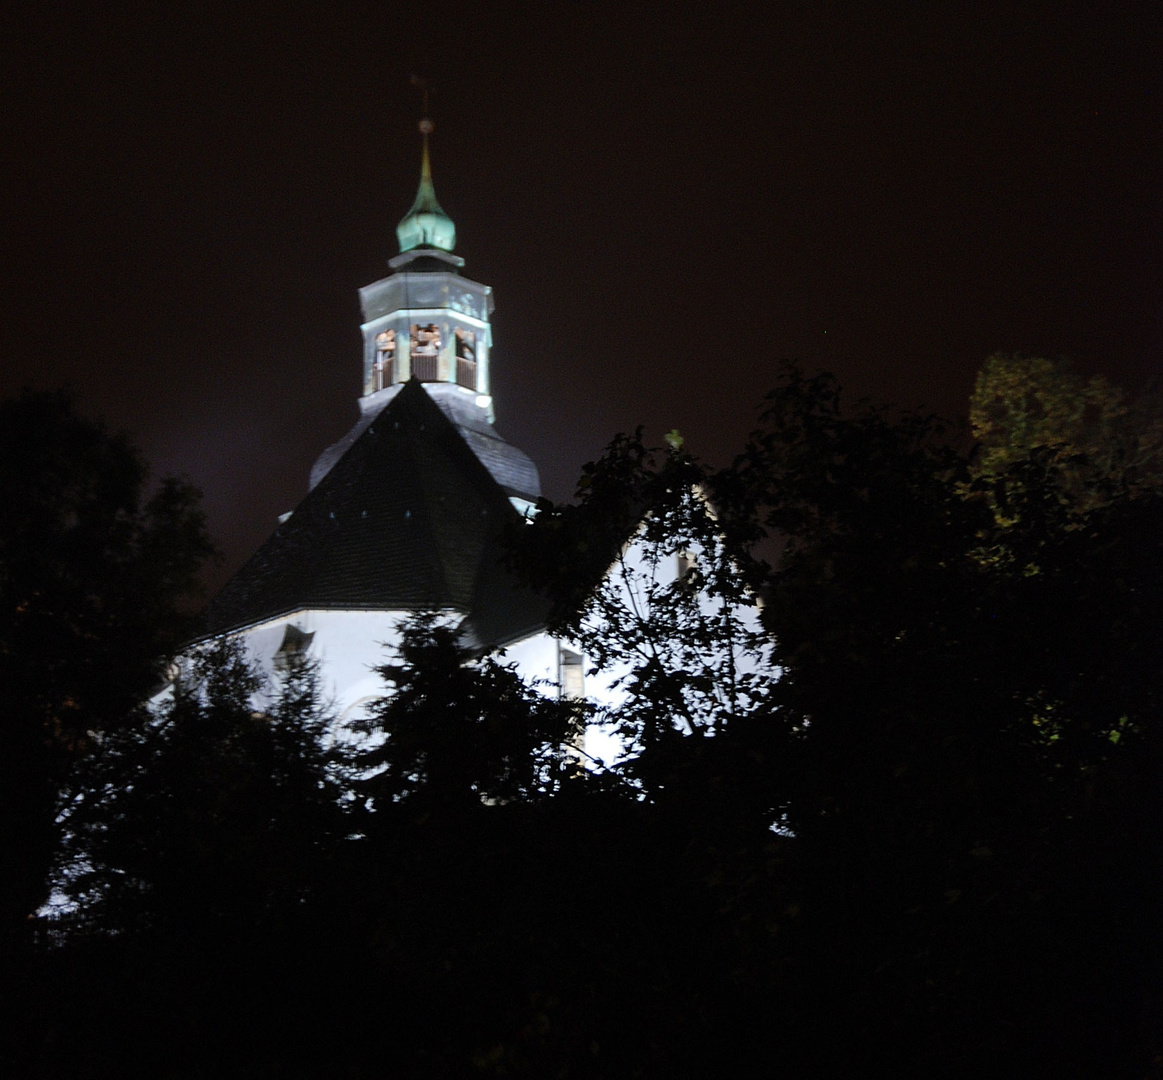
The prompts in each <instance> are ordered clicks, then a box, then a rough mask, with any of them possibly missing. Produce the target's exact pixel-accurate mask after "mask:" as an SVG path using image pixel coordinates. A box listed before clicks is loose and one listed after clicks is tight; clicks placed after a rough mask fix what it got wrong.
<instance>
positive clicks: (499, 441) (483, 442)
mask: <svg viewBox="0 0 1163 1080" xmlns="http://www.w3.org/2000/svg"><path fill="white" fill-rule="evenodd" d="M425 386H426V387H428V390H429V392H430V394H431V395H432V396H434V397H435V400H436V404H437V405H439V406H440V409H441V411H442V412H443V413H444V414H445V415H446V416H447V417H448V418H449V419H450V420H451V421H452V422H453V424H455V425H456V429H457V430H458V431H459V432H460V434H461V436H462V437H463V438H464V441H465V442H466V443H468V445H469V447H470V448H471V449H472V451H473V453H475V454H476V456H477V457H478V458H480V460H481V462H482V463H483V464H484V466H485V468H486V469H488V470H489V472H490V473H492V474H493V479H494V480H496V482H497V483H498V484H500V485H501V487H502V488H503V489H504V491H505V494H506V495H515V496H517V497H518V498H520V499H525V500H527V501H528V502H531V503H535V502H536V501H537V499H538V497H539V496H540V494H541V478H540V476H538V473H537V466H536V465H534V464H533V461H532V459H531V458H530V457H529V455H528V454H526V453H525V452H524V451H523V450H518V449H517V447H515V446H513V444H512V443H508V442H506V441H505V440H504V439H503V438H502V437H501V435H500V433H499V432H498V431H497V429H496V428H495V427H494V426H493V425H492V424H490V423H489V422H488V420H487V419H486V417H485V414H484V411H483V410H482V409H480V408H478V407H475V406H473V405H471V404H470V401H471V398H469V399H466V397H465V396H464V395H463V394H461V393H459V392H458V390H459V388H458V387H454V386H450V385H448V384H447V383H426V384H425ZM392 400H394V395H393V397H392V398H390V399H389V402H388V403H389V404H390V403H391V401H392ZM387 407H388V406H387V405H385V406H384V408H387ZM381 411H382V410H381ZM378 415H379V413H378V412H370V413H368V414H366V415H365V416H363V417H361V418H360V419H359V420H358V421H357V422H356V424H355V426H354V427H352V429H351V430H350V431H348V432H347V434H346V435H344V436H343V438H342V439H340V440H339V441H338V442H336V443H333V444H332V445H331V446H329V447H328V448H327V449H326V450H324V451H323V453H322V454H320V455H319V458H318V460H317V461H316V462H315V464H314V466H313V467H312V469H311V486H312V487H314V486H315V485H316V484H317V483H319V481H320V480H321V479H322V478H323V477H324V476H326V475H327V472H328V470H329V469H331V468H332V466H334V464H335V463H336V462H337V461H338V460H339V459H340V458H341V457H342V456H343V455H344V454H345V453H347V451H348V450H350V449H351V447H352V445H353V444H354V443H355V441H356V440H357V439H358V438H359V437H360V436H361V435H362V434H363V433H364V432H365V431H366V430H367V428H368V427H369V426H371V425H372V424H374V423H375V420H376V417H377V416H378Z"/></svg>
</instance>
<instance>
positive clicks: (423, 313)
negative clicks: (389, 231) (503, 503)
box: [311, 119, 540, 514]
mask: <svg viewBox="0 0 1163 1080" xmlns="http://www.w3.org/2000/svg"><path fill="white" fill-rule="evenodd" d="M432 130H433V126H432V121H431V120H428V119H424V120H421V121H420V133H421V137H422V139H423V142H422V152H421V165H420V186H419V189H418V190H417V192H416V198H415V201H414V202H413V203H412V208H411V209H410V210H409V211H408V213H407V214H405V215H404V217H403V219H402V220H401V221H400V224H399V225H398V226H397V227H396V237H397V239H398V240H399V245H400V253H399V254H398V255H396V256H395V257H394V258H392V259H389V260H388V267H389V269H390V270H391V271H392V273H390V274H389V275H388V276H387V277H385V278H381V279H380V280H379V281H375V282H373V283H372V284H370V285H365V286H364V287H363V288H362V289H360V291H359V297H360V304H361V305H362V308H363V325H362V327H361V329H362V332H363V391H362V395H361V397H360V399H359V407H360V413H361V418H360V421H359V422H357V424H356V425H355V427H354V428H353V429H352V430H351V431H350V432H349V433H348V435H347V436H345V437H344V438H343V439H341V440H340V441H339V442H338V443H336V444H335V445H334V446H332V447H329V448H328V449H327V450H326V451H324V453H323V454H322V455H321V456H320V458H319V460H318V461H317V462H316V464H315V467H314V469H312V472H311V486H312V487H314V486H315V485H316V484H317V483H318V482H319V481H320V480H321V479H322V478H323V476H325V475H326V474H327V472H328V471H329V470H330V468H331V466H332V465H334V464H335V462H336V461H337V460H338V459H339V457H340V456H342V454H343V453H344V452H345V451H346V450H347V448H348V447H349V446H351V445H352V443H354V441H355V440H356V439H357V438H358V437H359V435H360V433H361V431H362V430H363V428H364V427H365V426H366V425H367V422H368V421H369V420H370V418H371V417H374V416H375V415H376V414H378V413H379V412H380V411H381V410H382V409H383V408H384V406H385V405H387V403H388V402H389V401H391V400H392V398H393V397H394V396H395V395H396V394H397V393H399V391H400V388H401V386H402V385H403V384H404V383H406V382H408V381H409V380H415V381H416V382H419V383H423V384H424V389H425V391H426V392H427V393H428V395H429V396H430V397H431V398H432V399H433V400H434V401H435V402H436V403H437V405H439V406H440V408H441V409H442V410H443V411H444V413H445V414H446V415H447V416H448V418H449V419H450V420H451V421H452V422H453V423H454V424H455V425H456V427H457V428H458V430H459V431H460V433H461V435H462V436H463V438H464V439H465V441H466V442H467V443H468V444H469V446H470V447H471V448H472V450H473V452H474V453H475V454H476V455H477V457H479V458H480V459H481V461H482V463H483V464H484V465H485V467H486V468H487V469H488V470H489V472H490V473H492V475H493V478H494V479H495V480H496V481H497V483H499V484H500V485H501V487H502V488H504V490H505V492H506V494H507V495H508V496H509V498H510V500H511V501H512V503H513V505H514V506H515V507H516V508H517V509H518V510H519V511H520V512H521V513H523V514H524V513H528V512H529V511H530V510H531V509H532V506H533V504H534V503H535V502H536V501H537V498H538V496H539V495H540V481H539V478H538V475H537V469H536V467H535V466H534V464H533V462H532V461H531V460H530V459H529V458H528V457H527V456H526V455H525V454H524V453H522V452H521V451H520V450H518V449H517V448H516V447H514V446H510V445H509V444H508V443H507V442H505V441H504V439H502V438H501V437H500V435H499V434H498V433H497V431H496V429H495V428H494V426H493V423H494V419H495V414H494V410H493V398H492V394H491V392H490V386H489V360H490V351H491V348H492V328H491V326H490V324H489V316H490V315H492V312H493V290H492V289H491V288H490V287H489V286H488V285H482V284H480V283H479V282H477V281H472V280H470V279H469V278H467V277H464V276H463V275H462V274H461V269H462V268H463V266H464V260H463V259H462V258H460V257H459V256H457V255H454V254H453V253H452V251H453V248H454V247H455V246H456V226H455V225H454V224H453V221H452V219H451V218H450V217H449V216H448V215H447V214H446V213H445V212H444V210H443V209H442V208H441V206H440V203H439V202H438V201H437V198H436V189H435V187H434V186H433V183H432V165H431V159H430V156H429V146H428V141H429V136H430V135H431V134H432Z"/></svg>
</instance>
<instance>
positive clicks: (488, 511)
mask: <svg viewBox="0 0 1163 1080" xmlns="http://www.w3.org/2000/svg"><path fill="white" fill-rule="evenodd" d="M517 520H519V519H518V517H517V513H516V511H515V510H514V509H513V507H512V505H511V504H510V502H509V500H508V498H507V497H506V495H505V492H504V490H503V489H502V488H501V486H500V485H499V484H498V483H497V482H496V480H494V479H493V477H492V476H491V475H490V473H489V470H488V469H486V468H485V466H484V465H483V464H482V463H481V462H480V460H479V459H478V458H477V456H476V455H475V454H474V453H473V451H472V450H471V449H470V448H469V446H468V445H467V444H466V442H465V440H464V438H463V437H462V435H461V433H460V431H459V430H458V428H457V426H456V425H455V424H454V423H452V422H451V421H450V419H449V418H448V417H447V416H446V415H445V414H444V412H442V411H441V409H440V408H439V407H438V406H437V405H436V403H435V402H433V400H432V399H431V398H430V397H429V396H428V394H427V393H426V392H425V391H424V388H423V386H422V385H421V384H420V383H418V382H409V383H407V384H406V385H405V386H404V387H403V388H402V389H401V391H400V392H399V393H398V394H397V395H396V396H395V397H394V398H392V400H391V401H390V402H389V403H388V405H387V406H386V407H385V408H384V409H383V411H382V412H380V413H379V414H378V415H377V416H376V417H375V419H374V421H373V422H371V423H370V424H368V425H367V426H366V427H365V428H364V430H363V431H362V433H361V434H360V435H359V437H358V438H357V439H356V440H355V442H354V443H353V444H352V445H351V446H350V447H349V448H348V449H347V451H346V453H344V454H343V456H342V457H341V458H340V459H339V461H337V462H336V463H335V465H334V466H333V467H332V468H331V470H330V471H329V472H328V473H327V474H326V476H324V477H323V478H322V479H321V480H320V481H319V483H318V484H317V485H316V487H314V488H313V489H312V490H311V491H310V492H309V493H308V495H307V497H306V498H305V499H304V500H303V501H302V502H301V503H300V504H299V505H298V506H297V507H296V508H295V511H294V512H293V513H292V514H291V516H290V517H289V518H288V519H287V520H286V521H285V522H283V523H282V524H281V525H279V527H278V528H277V529H276V530H275V532H274V533H273V534H272V535H271V536H270V538H269V539H268V540H267V541H266V543H264V544H263V545H262V547H260V548H259V550H258V551H257V552H256V553H255V555H254V556H253V557H252V558H251V559H250V561H249V562H247V563H246V564H245V565H244V566H243V567H242V569H241V570H239V571H238V573H237V574H235V575H234V577H233V578H231V580H230V581H229V582H227V584H226V586H225V587H224V588H223V590H222V591H221V592H220V593H219V594H218V596H216V597H215V598H214V600H213V601H212V602H211V603H210V605H209V607H208V608H207V611H206V614H205V618H204V624H203V634H204V635H206V636H209V635H213V634H219V633H224V632H227V631H231V630H240V629H243V628H245V627H247V626H252V625H254V624H256V623H259V622H263V621H265V620H267V619H272V618H276V617H278V616H280V615H286V614H289V613H290V612H293V611H298V610H302V609H310V608H314V609H327V610H372V611H401V610H403V611H410V610H421V609H426V608H427V609H449V608H451V609H454V610H456V611H460V612H462V613H463V614H464V615H465V617H466V618H465V633H466V638H467V639H468V640H469V641H470V643H472V644H474V645H482V646H483V645H502V644H505V643H506V642H508V641H513V640H516V639H518V638H521V637H524V636H526V635H528V634H530V633H533V632H535V631H536V630H538V629H541V628H542V627H543V626H544V617H545V611H546V607H547V606H546V604H545V603H544V602H543V601H542V599H541V598H540V597H539V596H537V595H536V594H535V593H533V592H532V591H531V590H529V589H527V588H524V587H523V586H520V585H519V584H518V583H517V582H516V581H515V578H514V575H513V574H512V572H511V571H509V570H507V569H506V568H505V566H504V563H503V555H504V548H503V545H502V535H503V533H504V530H505V529H506V527H508V526H509V525H510V523H512V522H514V521H517Z"/></svg>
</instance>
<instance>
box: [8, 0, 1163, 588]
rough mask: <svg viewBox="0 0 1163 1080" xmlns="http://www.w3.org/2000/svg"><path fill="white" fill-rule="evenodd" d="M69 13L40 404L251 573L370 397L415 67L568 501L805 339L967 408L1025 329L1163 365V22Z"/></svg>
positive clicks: (29, 370)
mask: <svg viewBox="0 0 1163 1080" xmlns="http://www.w3.org/2000/svg"><path fill="white" fill-rule="evenodd" d="M45 7H46V10H34V9H33V8H32V6H31V5H28V6H26V8H27V10H25V11H24V12H23V13H22V14H20V13H18V14H15V15H12V14H9V15H7V16H4V19H5V20H6V22H5V25H3V26H0V40H3V41H4V51H5V53H6V55H5V57H4V63H3V65H2V66H3V71H2V73H0V81H2V83H3V92H4V98H3V100H4V105H3V109H2V112H0V130H2V131H3V141H4V153H3V155H2V156H0V176H2V184H3V194H4V201H5V211H6V212H5V214H4V225H3V238H4V239H3V248H4V252H3V270H4V279H5V280H4V289H3V301H2V302H3V308H2V323H0V345H2V348H3V352H2V354H0V362H2V369H0V393H3V394H4V395H8V394H11V393H13V392H15V391H17V390H18V389H19V388H20V387H21V386H22V385H32V386H36V387H51V386H59V385H62V384H67V385H69V386H71V387H72V389H73V390H74V392H75V395H76V398H77V400H78V402H79V404H80V405H81V407H82V409H83V410H84V411H86V412H89V413H92V414H97V415H101V416H103V417H104V418H105V419H106V420H107V421H109V422H110V424H112V425H113V426H114V427H117V428H124V429H126V430H128V431H129V432H130V433H131V434H132V435H133V436H134V438H135V439H136V440H137V441H138V442H139V444H140V445H141V446H142V448H143V449H144V450H145V452H146V454H147V455H148V457H149V458H150V459H151V460H152V461H153V463H154V464H155V466H156V467H157V468H158V469H159V470H160V471H162V472H178V473H183V474H185V475H187V476H188V477H190V478H191V479H192V480H193V481H194V482H195V483H197V484H198V485H199V486H200V487H201V488H203V490H204V491H205V494H206V506H207V509H208V512H209V514H210V522H211V527H212V529H213V531H214V533H215V535H216V537H217V539H218V542H219V543H220V545H221V546H222V548H223V551H224V553H225V559H224V561H223V564H222V565H221V566H220V567H219V568H218V570H217V572H216V573H215V574H214V577H213V581H214V582H220V581H221V580H222V579H223V576H224V575H225V574H227V573H228V572H230V571H231V570H233V569H234V568H236V567H237V566H238V565H239V563H241V561H242V560H243V559H244V558H245V557H246V555H248V554H249V553H250V552H251V551H252V550H253V549H254V548H255V547H257V545H258V544H259V543H260V542H261V540H262V539H263V538H264V537H265V536H266V534H267V533H268V532H269V531H270V530H271V529H272V528H273V526H274V523H275V518H276V515H278V514H279V513H280V512H282V511H285V510H289V509H291V508H292V507H293V506H294V505H295V503H296V502H297V501H298V500H299V498H301V496H302V494H303V493H304V492H305V489H306V478H307V473H308V470H309V468H310V465H311V463H312V461H313V460H314V458H315V457H316V455H317V454H318V453H319V452H320V451H321V450H322V449H323V448H324V447H325V446H327V445H328V444H329V443H331V442H333V441H334V440H335V439H337V438H338V437H339V436H340V435H341V434H343V432H344V431H345V430H346V429H347V428H348V427H349V426H350V425H351V423H352V422H354V420H355V418H356V415H357V411H356V398H357V395H358V394H359V390H360V378H361V353H360V335H359V322H360V313H359V306H358V297H357V289H358V288H359V286H361V285H364V284H367V283H369V282H371V281H374V280H376V279H377V278H379V277H382V276H384V274H386V273H387V267H386V260H387V259H388V258H389V257H391V256H392V255H394V254H395V253H396V250H397V247H396V241H395V231H394V230H395V225H396V223H397V221H398V220H399V218H400V217H401V216H402V215H403V214H404V213H405V212H406V211H407V209H408V207H409V206H410V204H411V201H412V197H413V195H414V193H415V189H416V181H417V178H418V171H419V152H420V146H419V136H418V134H417V132H416V121H417V119H418V117H419V114H420V103H419V97H418V95H417V93H416V92H415V91H414V90H413V89H412V88H411V87H410V86H409V83H408V75H409V74H410V73H411V72H413V71H418V72H421V73H423V74H426V75H427V76H428V77H429V78H430V79H431V80H432V82H433V83H434V84H435V86H436V91H435V94H434V96H433V99H432V108H431V113H432V116H433V118H434V120H435V123H436V132H435V134H434V136H433V143H432V155H433V170H434V175H435V181H436V190H437V193H438V195H439V198H440V201H441V203H442V204H443V206H444V208H445V210H447V211H448V213H449V214H450V215H451V216H452V218H453V219H454V220H455V222H456V226H457V235H458V242H457V249H456V251H457V254H459V255H461V256H463V257H464V258H465V259H466V261H467V265H466V267H465V271H464V272H465V273H466V274H467V275H468V276H470V277H472V278H474V279H475V280H478V281H482V282H485V283H486V284H489V285H492V286H493V288H494V289H495V293H496V301H497V311H496V315H495V320H494V341H495V347H494V350H493V354H492V355H493V391H494V395H495V398H496V406H497V415H498V427H499V429H500V430H501V431H502V432H503V433H504V434H505V435H506V437H507V438H509V439H510V441H512V442H514V443H515V444H517V445H518V446H520V447H522V448H523V449H525V450H526V451H527V452H529V453H530V454H531V455H532V456H533V458H534V460H535V461H536V462H537V463H538V465H539V467H540V468H541V472H542V478H543V485H544V487H545V490H546V493H547V494H549V495H550V496H551V497H555V498H564V497H567V496H569V495H570V493H571V492H572V490H573V484H574V481H575V480H576V477H577V474H578V470H579V468H580V466H581V464H582V463H583V462H584V461H586V460H589V459H591V458H593V457H594V456H595V455H597V454H598V453H599V452H600V451H601V448H602V447H603V445H604V444H605V443H606V442H608V441H609V439H610V437H611V436H612V435H613V434H614V433H615V432H616V431H619V430H625V429H632V428H633V427H634V426H636V425H637V424H639V423H643V424H645V425H646V427H647V431H648V434H649V435H651V436H653V437H655V438H658V437H659V436H660V435H661V434H662V433H663V432H665V431H667V430H669V429H670V428H672V427H677V428H679V429H680V430H681V431H682V432H683V433H684V435H686V437H687V446H688V448H690V449H691V450H693V451H694V452H695V453H696V454H699V455H700V456H703V457H706V458H708V459H709V460H711V461H712V462H715V463H721V462H724V461H726V460H727V459H728V458H729V456H730V455H731V454H732V453H733V452H734V451H735V449H736V448H737V447H738V446H739V445H740V443H741V440H742V438H743V435H744V434H745V432H746V431H747V429H748V428H749V427H750V425H751V423H752V421H753V419H754V417H755V412H756V407H757V404H758V402H759V399H760V397H761V394H762V392H763V390H764V389H765V388H766V387H768V386H769V385H770V384H771V382H772V380H773V376H774V371H775V367H776V364H777V362H778V361H779V360H780V359H781V358H785V357H796V358H799V359H801V360H802V361H804V362H805V363H806V364H807V365H809V366H812V367H826V368H828V369H830V370H832V371H833V372H835V373H836V374H837V375H838V376H839V378H840V380H841V382H842V383H843V384H844V385H845V387H846V388H848V389H850V390H851V391H853V392H854V393H857V394H870V395H874V396H876V397H878V398H881V399H884V400H889V401H894V402H898V403H901V404H904V405H908V406H921V405H923V406H925V407H928V408H931V409H934V410H936V411H938V412H941V413H944V414H947V415H951V416H956V415H957V414H958V413H963V411H964V408H965V402H966V398H967V396H968V393H969V391H970V388H971V386H972V382H973V376H974V373H975V371H976V369H977V367H978V366H979V365H980V363H981V362H982V360H983V359H984V358H985V356H986V355H987V354H988V353H990V352H991V351H994V350H998V349H1001V350H1005V351H1029V352H1040V353H1045V354H1052V355H1063V354H1064V355H1069V356H1072V357H1074V358H1076V359H1077V361H1078V363H1079V365H1080V367H1081V368H1082V369H1083V370H1084V371H1087V372H1104V373H1106V374H1108V375H1110V376H1112V377H1114V378H1116V379H1117V380H1119V381H1122V382H1124V383H1126V384H1129V385H1132V386H1133V385H1137V384H1140V383H1141V382H1142V381H1143V380H1145V379H1146V378H1149V377H1151V376H1152V375H1160V374H1163V351H1161V345H1163V183H1161V181H1163V175H1161V172H1163V170H1161V165H1163V106H1161V97H1163V89H1161V86H1160V76H1161V74H1163V60H1161V57H1163V33H1161V29H1163V27H1161V22H1160V17H1159V15H1158V14H1157V12H1158V11H1159V8H1158V6H1157V5H1155V4H1146V3H1133V2H1122V3H1117V4H1110V5H1105V4H1101V3H1096V4H1086V5H1082V4H1065V5H1064V4H1053V5H1051V4H1045V5H1037V6H1033V5H1018V4H992V3H977V4H964V5H961V4H957V5H946V4H919V3H918V4H908V5H906V4H899V5H881V4H872V3H867V4H852V5H845V4H832V3H818V4H807V3H804V4H799V3H796V4H781V3H774V2H772V3H765V4H711V3H705V4H687V3H668V4H649V5H637V4H612V3H607V2H597V3H587V4H565V3H532V4H523V3H494V4H486V3H472V2H459V3H439V4H431V5H419V4H403V3H401V4H389V3H344V2H334V3H330V4H322V3H320V4H305V3H283V4H270V5H268V4H255V3H245V2H235V3H232V4H229V5H216V4H197V3H195V4H192V5H187V6H185V7H183V6H173V7H171V6H169V5H159V4H153V3H150V4H141V5H138V4H131V3H115V4H112V5H85V6H83V7H82V6H80V5H78V6H76V7H75V8H74V9H70V8H69V7H67V6H65V5H55V6H53V7H52V10H47V8H48V5H45ZM957 9H960V10H957Z"/></svg>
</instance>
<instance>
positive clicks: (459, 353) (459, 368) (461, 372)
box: [456, 327, 477, 390]
mask: <svg viewBox="0 0 1163 1080" xmlns="http://www.w3.org/2000/svg"><path fill="white" fill-rule="evenodd" d="M456 384H457V386H464V387H466V388H467V389H469V390H475V389H476V388H477V336H476V334H475V333H473V331H471V330H462V329H460V328H459V327H457V330H456Z"/></svg>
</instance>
